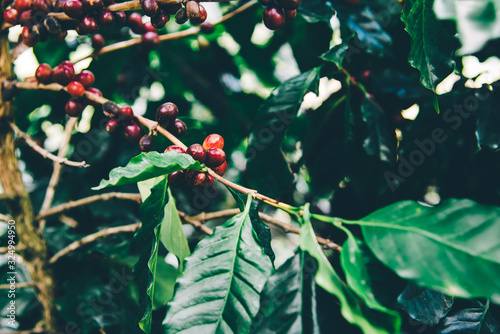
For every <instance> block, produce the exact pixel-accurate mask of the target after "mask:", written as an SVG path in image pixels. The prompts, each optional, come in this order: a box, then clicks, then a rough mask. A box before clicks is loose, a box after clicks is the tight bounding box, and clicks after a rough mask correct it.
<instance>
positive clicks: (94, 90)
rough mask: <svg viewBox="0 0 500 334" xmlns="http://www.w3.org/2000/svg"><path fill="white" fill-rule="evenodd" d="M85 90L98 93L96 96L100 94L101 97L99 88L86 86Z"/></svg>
mask: <svg viewBox="0 0 500 334" xmlns="http://www.w3.org/2000/svg"><path fill="white" fill-rule="evenodd" d="M87 92H89V93H92V94H95V95H98V96H101V97H102V93H101V91H100V90H99V89H97V88H93V87H90V88H87Z"/></svg>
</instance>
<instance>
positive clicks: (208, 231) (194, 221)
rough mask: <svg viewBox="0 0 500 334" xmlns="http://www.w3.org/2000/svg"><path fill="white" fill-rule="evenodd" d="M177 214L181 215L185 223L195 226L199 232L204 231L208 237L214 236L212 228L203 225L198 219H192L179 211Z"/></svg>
mask: <svg viewBox="0 0 500 334" xmlns="http://www.w3.org/2000/svg"><path fill="white" fill-rule="evenodd" d="M177 212H178V213H179V217H181V219H182V220H183V221H185V222H186V223H189V224H191V225H193V226H194V227H195V228H196V229H197V230H200V231H202V232H203V233H205V234H206V235H212V234H213V233H214V231H213V230H212V229H211V228H209V227H207V226H205V225H203V223H202V222H201V221H200V220H198V219H196V218H194V217H190V216H188V215H186V214H185V213H184V212H182V211H179V210H177Z"/></svg>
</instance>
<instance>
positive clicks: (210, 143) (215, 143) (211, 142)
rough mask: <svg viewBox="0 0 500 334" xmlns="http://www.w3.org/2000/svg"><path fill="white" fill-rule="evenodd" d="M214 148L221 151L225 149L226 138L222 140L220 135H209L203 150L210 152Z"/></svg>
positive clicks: (204, 142)
mask: <svg viewBox="0 0 500 334" xmlns="http://www.w3.org/2000/svg"><path fill="white" fill-rule="evenodd" d="M212 147H217V148H220V149H223V148H224V138H222V136H221V135H218V134H216V133H213V134H211V135H208V136H207V138H205V140H204V141H203V148H204V149H205V150H208V149H210V148H212Z"/></svg>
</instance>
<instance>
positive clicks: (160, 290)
mask: <svg viewBox="0 0 500 334" xmlns="http://www.w3.org/2000/svg"><path fill="white" fill-rule="evenodd" d="M156 273H157V274H156V277H155V294H154V298H153V310H157V309H159V308H161V307H164V306H165V305H167V303H168V301H169V300H170V299H172V296H173V295H174V286H175V282H176V280H177V276H178V275H179V272H178V271H177V269H175V268H174V267H173V266H172V265H170V264H168V263H166V262H165V261H164V260H163V259H161V258H160V259H158V263H157V264H156Z"/></svg>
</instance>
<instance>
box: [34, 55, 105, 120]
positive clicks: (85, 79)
mask: <svg viewBox="0 0 500 334" xmlns="http://www.w3.org/2000/svg"><path fill="white" fill-rule="evenodd" d="M35 77H36V80H37V81H38V82H39V83H42V84H50V83H52V82H57V83H58V84H60V85H63V86H66V91H67V92H68V93H69V94H70V95H71V96H72V97H73V98H72V99H70V100H69V101H68V102H67V103H66V106H65V110H66V114H68V116H70V117H79V116H80V115H81V114H82V111H83V109H84V108H85V107H86V106H87V104H90V103H92V102H91V101H88V100H87V99H85V97H84V94H85V91H87V92H89V93H93V94H97V95H99V96H102V93H101V91H100V90H99V89H97V88H93V87H92V85H93V84H94V80H95V77H94V74H93V73H92V72H90V71H87V70H83V71H81V72H80V73H79V74H75V68H74V67H73V64H72V63H71V62H70V61H67V60H65V61H63V62H62V63H61V64H59V65H58V66H56V67H55V68H54V69H52V68H51V67H50V65H49V64H40V65H39V66H38V68H37V69H36V72H35Z"/></svg>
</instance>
